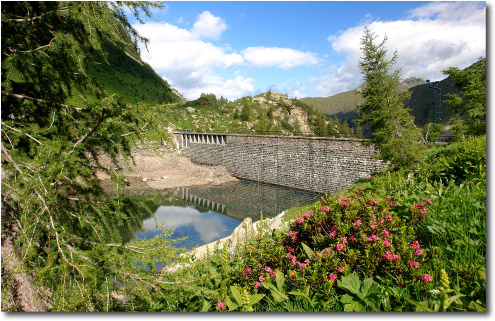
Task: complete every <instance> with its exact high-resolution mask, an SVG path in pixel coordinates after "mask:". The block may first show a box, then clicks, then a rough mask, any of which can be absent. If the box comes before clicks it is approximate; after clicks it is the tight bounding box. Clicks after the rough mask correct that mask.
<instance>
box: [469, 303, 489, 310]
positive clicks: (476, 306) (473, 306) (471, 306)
mask: <svg viewBox="0 0 495 321" xmlns="http://www.w3.org/2000/svg"><path fill="white" fill-rule="evenodd" d="M478 302H479V301H477V302H474V301H471V302H470V303H469V305H468V309H471V310H474V311H476V312H486V307H484V306H482V305H481V304H479V303H478Z"/></svg>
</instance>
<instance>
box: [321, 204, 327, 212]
mask: <svg viewBox="0 0 495 321" xmlns="http://www.w3.org/2000/svg"><path fill="white" fill-rule="evenodd" d="M328 210H329V209H328V206H326V205H325V206H323V207H322V208H321V209H320V211H322V212H328Z"/></svg>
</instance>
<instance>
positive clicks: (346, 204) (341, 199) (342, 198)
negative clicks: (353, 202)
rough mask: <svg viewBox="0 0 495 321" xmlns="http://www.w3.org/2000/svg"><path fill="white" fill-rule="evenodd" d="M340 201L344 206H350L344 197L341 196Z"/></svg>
mask: <svg viewBox="0 0 495 321" xmlns="http://www.w3.org/2000/svg"><path fill="white" fill-rule="evenodd" d="M339 201H340V203H341V204H342V205H344V206H349V202H347V201H346V200H345V198H344V197H342V196H339Z"/></svg>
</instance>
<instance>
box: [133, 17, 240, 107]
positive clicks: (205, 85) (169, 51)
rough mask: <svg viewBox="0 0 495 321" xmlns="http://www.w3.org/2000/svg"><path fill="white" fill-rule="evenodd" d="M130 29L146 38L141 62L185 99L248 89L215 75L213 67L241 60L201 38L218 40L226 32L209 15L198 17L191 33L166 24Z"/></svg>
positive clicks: (145, 25) (227, 49) (223, 26)
mask: <svg viewBox="0 0 495 321" xmlns="http://www.w3.org/2000/svg"><path fill="white" fill-rule="evenodd" d="M134 27H135V28H136V29H137V30H138V32H139V33H140V34H141V35H143V36H144V37H147V38H149V39H150V42H149V44H148V50H146V49H145V48H142V50H141V56H142V58H143V60H144V61H146V62H147V63H149V64H150V65H151V66H152V67H153V69H155V71H156V72H157V73H158V74H159V75H161V76H162V77H163V78H166V79H167V81H168V82H169V83H170V84H171V85H172V86H173V87H174V88H176V89H177V90H178V91H179V92H181V93H183V94H184V96H185V97H186V98H188V99H196V98H198V97H199V95H200V94H201V93H203V92H205V93H208V92H210V91H208V90H209V88H217V89H218V88H223V86H224V85H225V88H226V89H227V90H229V92H231V93H239V90H240V89H241V88H244V89H249V88H250V87H249V86H246V82H245V81H246V80H244V81H241V80H239V79H237V80H236V79H233V80H232V79H230V82H229V80H225V84H222V81H223V80H222V78H220V77H219V76H218V75H217V74H216V73H215V71H214V70H215V69H217V68H220V69H225V68H229V67H232V66H234V65H237V64H242V63H243V58H242V56H241V55H239V54H238V53H236V52H232V50H231V49H230V48H228V47H219V46H216V45H214V44H212V43H210V42H207V41H204V40H203V39H201V38H215V37H219V36H220V35H221V33H222V32H223V31H224V30H225V29H226V24H225V22H224V21H223V20H222V19H220V18H218V17H215V16H213V15H212V14H211V13H210V12H208V11H205V12H203V13H202V14H200V15H199V16H198V20H197V21H196V23H195V24H194V27H193V28H192V29H191V30H187V29H183V28H179V27H177V26H174V25H171V24H168V23H147V24H144V25H141V24H138V25H135V26H134ZM234 84H238V86H237V87H235V86H234ZM235 88H237V89H235ZM196 93H197V95H196ZM214 93H216V92H214ZM224 96H225V95H224ZM228 98H230V99H232V98H234V97H228Z"/></svg>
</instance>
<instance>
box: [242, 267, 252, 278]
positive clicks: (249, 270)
mask: <svg viewBox="0 0 495 321" xmlns="http://www.w3.org/2000/svg"><path fill="white" fill-rule="evenodd" d="M248 274H251V268H250V267H248V268H246V270H245V271H242V276H243V277H244V276H247V275H248Z"/></svg>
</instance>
